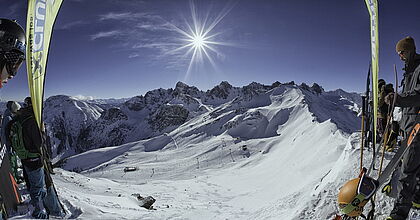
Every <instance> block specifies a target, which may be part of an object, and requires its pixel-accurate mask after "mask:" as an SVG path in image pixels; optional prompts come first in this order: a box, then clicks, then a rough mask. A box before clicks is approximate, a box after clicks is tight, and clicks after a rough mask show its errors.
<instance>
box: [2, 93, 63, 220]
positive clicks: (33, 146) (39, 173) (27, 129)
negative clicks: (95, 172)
mask: <svg viewBox="0 0 420 220" xmlns="http://www.w3.org/2000/svg"><path fill="white" fill-rule="evenodd" d="M18 126H20V127H21V129H20V131H21V134H22V135H21V136H20V135H18V134H19V130H18V129H17V127H18ZM6 132H7V134H8V136H9V138H10V139H11V143H12V147H13V149H14V150H15V151H16V152H17V154H18V156H19V158H20V160H21V162H22V164H23V166H24V169H25V171H26V173H27V175H28V180H29V184H30V187H29V194H30V196H31V204H32V205H33V206H34V211H33V213H32V216H33V217H35V218H40V219H44V218H48V217H49V215H53V216H63V215H64V212H63V210H62V208H61V206H60V203H59V201H58V198H57V195H56V193H55V190H54V189H53V186H52V185H51V183H50V184H48V179H47V178H46V174H45V173H44V172H46V171H45V169H44V162H43V160H44V156H43V155H44V153H43V150H42V144H43V142H42V135H41V131H40V130H39V128H38V124H37V122H36V120H35V115H34V111H33V107H32V101H31V98H30V97H27V98H25V103H24V107H23V108H21V109H20V110H19V111H18V112H17V114H16V117H15V118H14V120H13V121H12V122H10V123H9V126H8V128H7V129H6ZM22 145H23V146H22Z"/></svg>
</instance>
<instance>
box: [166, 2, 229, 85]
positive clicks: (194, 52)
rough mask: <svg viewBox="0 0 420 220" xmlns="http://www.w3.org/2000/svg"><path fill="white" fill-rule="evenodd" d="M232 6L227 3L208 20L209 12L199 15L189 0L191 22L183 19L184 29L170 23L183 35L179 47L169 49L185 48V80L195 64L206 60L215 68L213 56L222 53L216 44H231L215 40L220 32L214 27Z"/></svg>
mask: <svg viewBox="0 0 420 220" xmlns="http://www.w3.org/2000/svg"><path fill="white" fill-rule="evenodd" d="M232 8H233V4H227V5H226V6H225V7H224V8H223V9H222V10H221V11H220V13H219V14H218V15H217V16H216V17H215V18H214V19H213V20H212V21H210V22H209V20H210V19H209V14H210V12H209V11H208V12H207V13H206V15H205V16H201V17H200V16H199V15H198V10H197V8H196V6H195V4H194V2H193V1H190V9H191V18H192V22H188V21H185V24H186V25H185V26H186V28H184V29H183V28H180V27H177V26H176V25H173V24H170V25H171V26H172V28H173V29H174V30H175V31H176V32H178V33H180V34H181V35H182V36H183V37H184V38H182V39H181V41H182V42H184V43H183V44H182V45H181V46H180V47H178V48H176V49H174V50H172V51H170V53H174V52H177V51H181V50H186V52H185V54H184V56H185V57H189V59H190V61H189V65H188V69H187V73H186V76H185V80H187V79H188V78H189V75H190V73H191V69H192V68H193V66H194V65H196V64H200V63H204V62H205V61H208V62H210V63H211V65H212V66H213V67H214V68H215V69H216V68H217V67H216V63H215V60H214V58H213V56H214V55H216V56H220V55H222V53H221V52H220V51H219V50H218V48H217V46H232V45H233V44H231V43H227V42H223V41H220V40H216V36H218V35H220V34H221V33H220V32H215V31H214V28H215V27H216V26H217V25H218V24H219V23H220V22H221V21H222V20H223V18H224V17H225V16H226V15H227V14H228V13H229V12H230V11H231V10H232Z"/></svg>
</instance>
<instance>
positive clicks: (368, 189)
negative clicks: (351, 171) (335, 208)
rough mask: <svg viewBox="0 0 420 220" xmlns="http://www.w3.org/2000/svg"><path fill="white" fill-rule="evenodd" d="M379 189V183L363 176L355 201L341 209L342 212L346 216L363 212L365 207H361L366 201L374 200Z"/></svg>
mask: <svg viewBox="0 0 420 220" xmlns="http://www.w3.org/2000/svg"><path fill="white" fill-rule="evenodd" d="M378 187H379V182H378V181H377V180H375V179H373V178H371V177H368V176H366V175H365V174H363V176H362V178H361V179H360V181H359V184H358V186H357V195H356V197H355V198H354V199H353V201H352V202H351V203H349V204H347V205H344V204H343V206H341V207H340V209H341V212H342V213H344V214H348V213H350V212H352V211H355V210H356V211H359V210H360V211H363V207H359V205H360V204H361V203H362V202H363V201H366V200H369V199H370V198H372V196H373V195H374V194H375V193H376V191H377V189H378Z"/></svg>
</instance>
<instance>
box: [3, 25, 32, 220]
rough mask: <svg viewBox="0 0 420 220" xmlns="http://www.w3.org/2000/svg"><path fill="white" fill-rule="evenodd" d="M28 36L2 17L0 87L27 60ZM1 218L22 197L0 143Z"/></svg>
mask: <svg viewBox="0 0 420 220" xmlns="http://www.w3.org/2000/svg"><path fill="white" fill-rule="evenodd" d="M25 49H26V37H25V31H24V30H23V28H22V27H21V26H20V25H19V24H18V23H17V22H15V21H12V20H9V19H3V18H0V88H2V87H3V85H4V84H5V83H7V82H8V80H10V79H12V78H13V77H14V76H15V75H16V73H17V72H18V70H19V68H20V66H21V65H22V63H23V61H24V60H25ZM0 186H1V187H0V219H2V218H3V217H5V218H7V216H8V214H9V212H11V211H12V210H13V209H16V207H17V204H19V202H20V200H21V198H20V195H19V192H17V185H16V183H15V182H14V178H13V176H12V175H11V167H10V160H9V152H7V149H6V147H5V146H4V143H1V145H0Z"/></svg>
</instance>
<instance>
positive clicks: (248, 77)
mask: <svg viewBox="0 0 420 220" xmlns="http://www.w3.org/2000/svg"><path fill="white" fill-rule="evenodd" d="M0 5H1V7H0V17H5V18H14V19H17V20H18V21H19V22H20V23H21V24H22V25H23V26H25V25H26V1H16V0H0ZM192 8H193V9H192ZM419 10H420V1H419V0H398V1H395V0H387V1H385V0H382V1H379V41H380V57H379V59H380V73H379V75H380V77H381V78H385V79H386V80H391V81H393V67H392V66H393V64H394V63H395V64H397V66H398V67H399V68H398V69H401V67H402V63H401V61H400V60H399V59H398V56H397V55H396V54H395V43H396V42H397V41H398V40H400V39H401V38H403V37H405V36H408V35H410V36H413V37H414V38H415V39H416V43H417V44H418V45H420V13H419ZM194 15H195V16H194ZM193 17H195V18H196V21H197V24H203V23H204V21H206V22H205V24H206V25H204V31H206V30H208V29H209V28H210V27H212V26H214V28H212V29H211V30H210V31H209V32H208V34H207V35H206V36H205V37H209V38H208V39H207V40H206V41H207V42H208V46H209V47H211V49H209V48H207V47H205V48H206V51H207V53H208V56H209V57H210V58H208V57H207V55H206V54H204V52H202V59H200V56H198V55H199V54H196V55H195V59H194V60H195V62H193V63H192V65H190V62H191V58H192V56H193V52H191V51H190V52H189V53H188V51H189V50H190V48H193V46H187V47H184V48H182V46H184V45H186V44H188V43H191V42H187V41H185V40H183V39H186V38H187V36H186V35H184V34H182V31H185V32H186V33H187V34H191V32H190V30H189V28H188V25H187V24H190V26H191V29H193V30H194V29H195V28H194V22H193V21H194V19H193ZM212 24H215V25H212ZM54 30H55V31H54V33H53V39H52V43H51V47H50V54H49V61H48V69H47V76H46V83H45V97H49V96H51V95H57V94H64V95H73V96H74V95H83V96H93V97H95V98H121V97H133V96H136V95H144V94H145V92H147V91H149V90H152V89H157V88H173V87H174V86H175V84H176V82H178V81H183V82H185V83H187V84H189V85H194V86H196V87H198V88H199V89H202V90H207V89H210V88H212V87H214V86H215V85H217V84H219V83H220V82H221V81H224V80H225V81H228V82H229V83H231V84H232V85H234V86H243V85H247V84H249V83H250V82H253V81H256V82H260V83H264V84H271V83H273V82H275V81H280V82H288V81H292V80H294V81H295V82H296V83H301V82H305V83H307V84H312V83H313V82H317V83H319V84H320V85H321V86H323V87H324V88H325V89H326V90H333V89H337V88H342V89H344V90H346V91H357V92H361V91H363V90H364V88H365V81H366V72H367V68H368V64H369V62H370V56H371V55H370V29H369V14H368V11H367V9H366V6H365V2H364V0H351V1H337V0H318V1H314V0H300V1H296V0H236V1H228V0H226V1H220V0H197V1H189V0H143V1H141V0H64V3H63V6H62V8H61V11H60V13H59V15H58V17H57V22H56V25H55V28H54ZM181 30H182V31H181ZM180 47H181V48H180ZM418 47H420V46H418ZM177 48H179V49H177ZM401 74H402V72H401V70H400V78H401ZM26 81H27V76H26V66H23V68H21V70H20V71H19V73H18V75H17V76H16V78H15V79H13V80H11V81H9V83H8V84H7V85H6V86H5V87H4V88H3V89H2V90H1V91H0V99H1V100H11V99H15V100H22V99H23V98H24V97H26V96H28V94H29V92H28V88H27V87H28V85H27V82H26Z"/></svg>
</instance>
